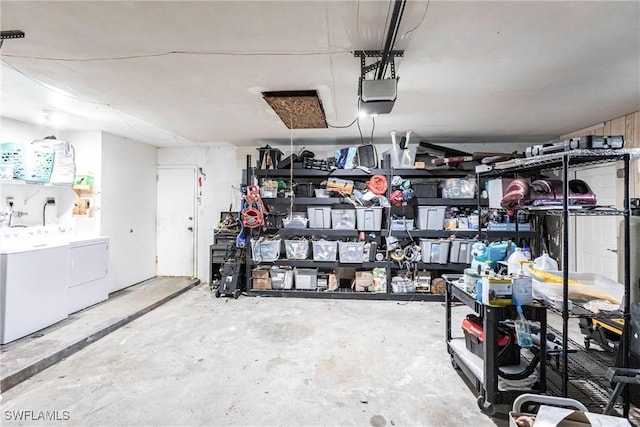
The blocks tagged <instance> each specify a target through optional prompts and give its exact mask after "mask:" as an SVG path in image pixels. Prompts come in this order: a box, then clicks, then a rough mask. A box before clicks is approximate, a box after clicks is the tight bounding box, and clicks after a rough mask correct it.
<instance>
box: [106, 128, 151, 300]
mask: <svg viewBox="0 0 640 427" xmlns="http://www.w3.org/2000/svg"><path fill="white" fill-rule="evenodd" d="M156 159H157V149H156V147H152V146H150V145H147V144H143V143H140V142H136V141H133V140H130V139H126V138H122V137H119V136H115V135H111V134H109V133H105V132H103V133H102V165H101V168H102V190H101V204H102V208H101V232H102V234H103V235H106V236H109V253H110V256H109V291H110V292H113V291H116V290H118V289H122V288H125V287H127V286H130V285H132V284H134V283H138V282H141V281H143V280H146V279H149V278H151V277H154V276H155V275H156V262H155V259H156V205H157V190H156Z"/></svg>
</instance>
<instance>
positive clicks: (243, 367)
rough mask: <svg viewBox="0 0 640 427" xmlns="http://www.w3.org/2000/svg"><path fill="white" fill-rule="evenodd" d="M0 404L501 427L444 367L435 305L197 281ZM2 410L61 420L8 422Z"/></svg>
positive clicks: (239, 418) (294, 421) (134, 420)
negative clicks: (280, 293) (249, 290)
mask: <svg viewBox="0 0 640 427" xmlns="http://www.w3.org/2000/svg"><path fill="white" fill-rule="evenodd" d="M0 406H1V407H2V425H5V426H8V425H52V424H55V425H65V426H67V425H85V426H86V425H224V426H231V425H236V426H240V425H241V426H249V425H260V426H263V425H313V426H315V425H332V426H335V425H340V426H343V425H344V426H349V425H355V426H367V425H371V426H375V427H380V426H418V425H420V426H494V425H506V423H505V422H504V420H499V421H495V420H494V419H492V418H489V417H487V416H486V415H484V414H483V413H481V412H480V410H479V409H478V407H477V405H476V399H475V396H474V395H473V393H472V392H471V391H470V389H469V387H468V385H467V384H466V383H465V381H464V380H463V379H462V377H461V376H460V375H459V374H458V373H457V372H456V371H454V370H453V368H452V367H451V363H450V361H449V356H448V354H447V351H446V344H445V340H444V307H443V305H442V304H441V303H420V302H410V303H398V302H393V301H352V300H317V299H289V298H247V297H241V298H240V299H238V300H233V299H228V298H221V299H215V298H213V296H212V294H211V292H210V291H209V289H208V287H207V286H206V285H198V286H196V287H194V288H192V289H191V290H189V291H187V292H186V293H184V294H182V295H181V296H179V297H177V298H175V299H173V300H171V301H169V302H168V303H166V304H164V305H162V306H160V307H159V308H157V309H155V310H153V311H151V312H149V313H148V314H146V315H144V316H142V317H140V318H138V319H136V320H134V321H132V322H131V323H129V324H127V325H126V326H124V327H122V328H120V329H118V330H116V331H114V332H112V333H111V334H109V335H107V336H106V337H104V338H102V339H100V340H99V341H97V342H95V343H93V344H91V345H89V346H88V347H86V348H84V349H82V350H81V351H79V352H77V353H75V354H73V355H71V356H69V357H68V358H66V359H64V360H62V361H60V362H59V363H57V364H56V365H54V366H52V367H50V368H49V369H46V370H45V371H43V372H40V373H39V374H36V375H35V376H33V377H32V378H30V379H28V380H26V381H24V382H23V383H21V384H19V385H17V386H15V387H13V388H11V389H10V390H8V391H7V392H5V393H4V394H3V395H2V402H1V403H0ZM12 411H33V413H32V417H37V416H38V414H39V413H38V411H58V412H57V413H54V414H53V415H56V416H58V418H59V419H65V418H66V420H62V421H57V422H51V421H38V422H31V421H21V422H18V421H15V420H14V418H15V416H16V415H18V414H19V412H12ZM64 411H67V412H64ZM23 414H24V413H23Z"/></svg>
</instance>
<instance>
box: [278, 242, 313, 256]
mask: <svg viewBox="0 0 640 427" xmlns="http://www.w3.org/2000/svg"><path fill="white" fill-rule="evenodd" d="M284 249H285V253H286V254H287V259H307V258H309V254H310V246H309V241H308V240H306V239H304V240H285V241H284Z"/></svg>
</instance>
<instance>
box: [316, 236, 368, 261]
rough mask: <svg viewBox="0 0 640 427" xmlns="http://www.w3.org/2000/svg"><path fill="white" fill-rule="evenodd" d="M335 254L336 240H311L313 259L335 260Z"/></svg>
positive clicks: (336, 250)
mask: <svg viewBox="0 0 640 427" xmlns="http://www.w3.org/2000/svg"><path fill="white" fill-rule="evenodd" d="M337 256H338V242H335V241H332V240H316V241H314V242H313V260H314V261H335V260H336V258H337ZM361 262H362V260H361Z"/></svg>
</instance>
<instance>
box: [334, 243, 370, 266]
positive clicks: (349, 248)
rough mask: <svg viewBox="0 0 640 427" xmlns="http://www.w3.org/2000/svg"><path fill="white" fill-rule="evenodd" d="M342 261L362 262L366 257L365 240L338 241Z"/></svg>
mask: <svg viewBox="0 0 640 427" xmlns="http://www.w3.org/2000/svg"><path fill="white" fill-rule="evenodd" d="M338 250H339V253H340V262H342V263H361V262H363V258H364V242H338Z"/></svg>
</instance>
